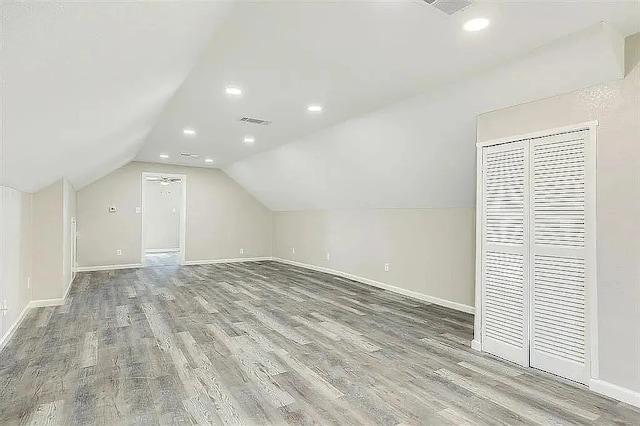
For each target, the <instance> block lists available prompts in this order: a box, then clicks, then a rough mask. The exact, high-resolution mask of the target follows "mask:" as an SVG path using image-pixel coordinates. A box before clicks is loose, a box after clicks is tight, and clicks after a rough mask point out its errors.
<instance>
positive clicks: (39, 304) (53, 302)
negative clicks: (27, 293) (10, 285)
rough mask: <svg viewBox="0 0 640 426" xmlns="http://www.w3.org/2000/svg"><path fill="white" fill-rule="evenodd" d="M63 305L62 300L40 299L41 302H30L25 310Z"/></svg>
mask: <svg viewBox="0 0 640 426" xmlns="http://www.w3.org/2000/svg"><path fill="white" fill-rule="evenodd" d="M60 305H64V298H57V299H41V300H32V301H31V302H29V304H28V305H27V308H29V309H31V308H43V307H45V306H60Z"/></svg>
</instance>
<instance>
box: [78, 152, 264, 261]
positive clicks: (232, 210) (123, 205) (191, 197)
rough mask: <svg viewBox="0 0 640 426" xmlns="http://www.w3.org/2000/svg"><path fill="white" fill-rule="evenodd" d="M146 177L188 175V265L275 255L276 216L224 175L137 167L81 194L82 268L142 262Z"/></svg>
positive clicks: (191, 169)
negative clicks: (150, 174)
mask: <svg viewBox="0 0 640 426" xmlns="http://www.w3.org/2000/svg"><path fill="white" fill-rule="evenodd" d="M143 172H160V173H175V174H185V175H187V179H186V191H187V194H186V197H187V217H186V223H187V225H186V250H185V256H186V260H187V261H204V260H216V259H232V258H241V257H262V256H271V249H272V247H271V246H272V215H271V212H270V211H269V210H268V209H267V208H266V207H264V206H263V205H262V204H261V203H260V202H259V201H257V200H256V199H255V198H254V197H253V196H252V195H250V194H249V193H248V192H246V191H245V190H244V189H242V188H241V187H240V186H239V185H238V184H237V183H236V182H235V181H233V180H232V179H231V178H229V177H228V176H227V175H226V174H225V173H224V172H222V171H220V170H218V169H207V168H195V167H180V166H171V165H164V164H154V163H139V162H133V163H129V164H127V165H126V166H124V167H122V168H120V169H118V170H116V171H114V172H112V173H111V174H109V175H107V176H105V177H104V178H102V179H100V180H98V181H96V182H94V183H92V184H91V185H89V186H86V187H84V188H82V189H81V190H80V191H79V192H78V200H77V203H78V206H77V208H78V211H77V215H78V232H79V237H78V265H79V266H81V267H82V266H105V265H122V264H139V263H141V246H140V240H141V238H140V237H141V232H142V231H141V229H142V223H141V219H142V217H141V214H140V213H136V207H140V206H141V197H142V191H141V188H142V173H143ZM110 205H115V206H116V208H117V212H116V213H109V211H108V209H109V206H110ZM241 248H242V249H244V255H240V249H241ZM117 249H120V250H122V255H121V256H117V255H116V250H117Z"/></svg>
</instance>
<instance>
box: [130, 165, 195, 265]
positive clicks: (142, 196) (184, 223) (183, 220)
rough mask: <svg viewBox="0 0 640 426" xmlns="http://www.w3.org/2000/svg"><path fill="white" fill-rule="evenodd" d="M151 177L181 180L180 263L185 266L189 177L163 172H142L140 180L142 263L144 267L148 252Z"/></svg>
mask: <svg viewBox="0 0 640 426" xmlns="http://www.w3.org/2000/svg"><path fill="white" fill-rule="evenodd" d="M149 176H162V177H170V178H179V179H180V180H181V182H180V183H181V186H182V188H181V191H182V194H181V195H182V201H181V206H180V247H179V249H178V253H179V255H178V257H179V259H178V262H179V263H180V264H181V265H184V264H185V248H186V241H187V234H186V233H187V175H182V174H175V173H161V172H142V179H141V180H140V262H142V264H143V266H144V255H145V252H146V251H145V248H144V203H145V201H144V200H145V192H146V191H145V188H146V182H147V177H149Z"/></svg>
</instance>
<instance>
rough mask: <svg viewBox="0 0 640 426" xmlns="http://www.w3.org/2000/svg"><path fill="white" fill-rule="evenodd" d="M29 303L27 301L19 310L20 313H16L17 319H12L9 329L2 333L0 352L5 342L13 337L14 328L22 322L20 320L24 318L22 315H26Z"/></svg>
mask: <svg viewBox="0 0 640 426" xmlns="http://www.w3.org/2000/svg"><path fill="white" fill-rule="evenodd" d="M30 305H31V303H27V306H25V307H24V309H22V312H20V315H18V319H17V320H15V321H14V323H13V325H11V327H9V330H7V332H6V333H4V336H2V338H0V352H1V351H2V349H4V347H5V345H6V344H7V342H8V341H9V340H11V337H13V333H15V332H16V330H17V329H18V327H19V326H20V324H21V323H22V320H24V317H25V316H26V315H27V311H28V310H29V309H30V308H31V306H30Z"/></svg>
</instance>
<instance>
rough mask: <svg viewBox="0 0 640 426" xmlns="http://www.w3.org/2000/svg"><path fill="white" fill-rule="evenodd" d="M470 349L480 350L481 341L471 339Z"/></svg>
mask: <svg viewBox="0 0 640 426" xmlns="http://www.w3.org/2000/svg"><path fill="white" fill-rule="evenodd" d="M471 349H473V350H474V351H478V352H482V343H480V341H479V340H476V339H473V340H472V341H471Z"/></svg>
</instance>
